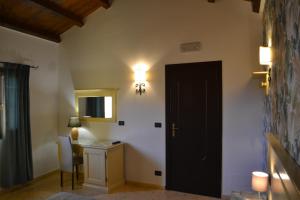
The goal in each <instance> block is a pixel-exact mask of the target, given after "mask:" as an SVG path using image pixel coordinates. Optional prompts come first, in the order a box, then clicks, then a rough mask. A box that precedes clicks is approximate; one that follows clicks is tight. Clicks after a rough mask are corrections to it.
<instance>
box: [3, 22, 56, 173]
mask: <svg viewBox="0 0 300 200" xmlns="http://www.w3.org/2000/svg"><path fill="white" fill-rule="evenodd" d="M0 61H6V62H16V63H23V64H29V65H35V66H39V69H37V70H33V69H31V70H30V120H31V136H32V153H33V168H34V177H38V176H40V175H43V174H45V173H47V172H50V171H53V170H56V169H57V166H58V162H57V153H56V152H57V150H56V149H57V147H56V145H55V141H56V138H57V133H58V130H57V127H58V123H57V117H58V106H57V105H58V98H57V97H58V45H57V44H55V43H52V42H48V41H45V40H43V39H39V38H35V37H32V36H29V35H25V34H22V33H19V32H15V31H12V30H9V29H6V28H2V27H0Z"/></svg>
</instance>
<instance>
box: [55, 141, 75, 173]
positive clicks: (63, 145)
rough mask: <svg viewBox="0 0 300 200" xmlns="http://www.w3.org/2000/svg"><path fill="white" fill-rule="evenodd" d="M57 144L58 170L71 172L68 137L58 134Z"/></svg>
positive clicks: (70, 152)
mask: <svg viewBox="0 0 300 200" xmlns="http://www.w3.org/2000/svg"><path fill="white" fill-rule="evenodd" d="M58 144H59V148H58V154H59V165H60V170H61V171H65V172H72V168H73V152H72V144H71V139H70V137H66V136H58Z"/></svg>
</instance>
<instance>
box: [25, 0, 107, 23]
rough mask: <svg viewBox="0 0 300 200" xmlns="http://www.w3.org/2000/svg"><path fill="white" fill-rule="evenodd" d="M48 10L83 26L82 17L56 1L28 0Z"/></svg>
mask: <svg viewBox="0 0 300 200" xmlns="http://www.w3.org/2000/svg"><path fill="white" fill-rule="evenodd" d="M30 1H32V2H34V3H36V4H38V5H40V6H42V7H44V8H46V9H48V10H51V11H52V12H54V13H56V14H58V15H60V16H62V17H65V18H66V19H68V20H70V21H72V22H73V23H74V24H76V25H77V26H80V27H81V26H83V25H84V22H83V19H82V18H81V17H79V16H77V15H76V14H74V13H72V12H70V11H69V10H67V9H65V8H62V7H61V6H59V5H57V4H56V3H53V2H52V1H49V0H30ZM103 1H104V0H103Z"/></svg>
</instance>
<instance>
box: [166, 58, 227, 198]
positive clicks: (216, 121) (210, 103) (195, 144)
mask: <svg viewBox="0 0 300 200" xmlns="http://www.w3.org/2000/svg"><path fill="white" fill-rule="evenodd" d="M166 153H167V155H166V158H167V160H166V164H167V166H166V168H167V169H166V188H167V189H169V190H176V191H182V192H187V193H194V194H201V195H208V196H214V197H221V182H222V62H221V61H214V62H201V63H190V64H174V65H166Z"/></svg>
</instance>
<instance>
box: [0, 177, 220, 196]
mask: <svg viewBox="0 0 300 200" xmlns="http://www.w3.org/2000/svg"><path fill="white" fill-rule="evenodd" d="M65 177H66V178H65V181H64V187H63V188H61V187H60V175H59V173H58V172H56V173H52V174H50V175H48V176H45V177H43V178H41V179H38V180H35V181H33V182H32V183H30V184H27V185H25V186H23V187H19V188H15V189H13V190H10V191H2V192H0V200H45V199H47V198H48V197H49V196H51V195H53V194H55V193H58V192H62V191H63V192H72V193H75V194H80V195H83V196H89V197H93V198H95V199H97V200H140V199H142V200H171V199H172V200H216V199H214V198H208V197H203V196H199V195H190V194H184V193H179V192H172V191H165V190H158V189H157V188H153V187H149V186H147V187H146V186H137V185H132V184H127V185H124V186H122V187H120V188H117V189H116V190H114V191H113V194H103V193H102V192H100V191H98V190H96V189H88V188H84V187H82V186H81V185H82V178H81V179H80V181H79V183H78V184H75V190H73V191H72V190H71V181H70V175H68V174H66V175H65Z"/></svg>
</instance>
